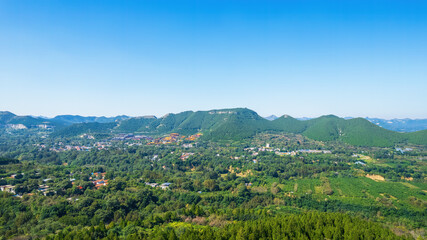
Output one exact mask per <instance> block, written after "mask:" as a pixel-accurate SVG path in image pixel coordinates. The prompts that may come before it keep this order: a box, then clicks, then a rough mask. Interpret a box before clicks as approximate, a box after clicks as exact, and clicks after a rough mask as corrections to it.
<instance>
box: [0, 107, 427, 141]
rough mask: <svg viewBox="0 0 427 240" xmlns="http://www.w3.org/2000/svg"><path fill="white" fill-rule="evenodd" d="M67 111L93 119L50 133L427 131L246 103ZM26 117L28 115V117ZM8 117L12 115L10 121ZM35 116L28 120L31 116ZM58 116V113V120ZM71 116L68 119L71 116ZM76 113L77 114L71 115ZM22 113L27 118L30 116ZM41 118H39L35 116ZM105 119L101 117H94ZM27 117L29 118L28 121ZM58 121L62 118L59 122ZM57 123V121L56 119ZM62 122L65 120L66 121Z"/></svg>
mask: <svg viewBox="0 0 427 240" xmlns="http://www.w3.org/2000/svg"><path fill="white" fill-rule="evenodd" d="M63 116H67V117H68V118H69V119H68V120H69V121H71V120H73V119H74V121H77V120H78V119H80V120H79V121H82V120H87V121H89V120H92V122H79V123H74V124H71V125H70V124H69V125H67V126H64V127H62V128H59V129H58V130H57V131H55V132H54V133H53V134H52V136H54V137H58V136H77V135H80V134H83V133H143V134H151V135H156V134H166V133H171V132H177V133H180V134H184V135H189V134H195V133H198V132H202V133H203V139H208V140H239V139H244V138H248V137H251V136H254V135H255V134H257V133H261V132H276V133H293V134H301V135H304V136H306V137H308V138H311V139H314V140H319V141H340V142H344V143H348V144H351V145H360V146H380V147H382V146H393V145H395V144H397V143H414V144H423V145H424V144H425V145H427V131H417V132H411V133H400V132H395V131H391V130H387V129H384V128H382V127H380V126H378V125H377V124H374V123H371V122H370V121H368V120H367V119H364V118H351V119H344V118H340V117H337V116H335V115H331V114H330V115H323V116H320V117H318V118H313V119H309V120H298V119H296V118H293V117H291V116H288V115H283V116H281V117H279V118H276V119H274V120H267V119H265V118H263V117H261V116H259V115H258V114H257V113H256V112H255V111H253V110H250V109H248V108H227V109H213V110H207V111H196V112H194V111H184V112H181V113H170V114H166V115H165V116H163V117H160V118H156V117H155V116H145V117H133V118H126V117H127V116H126V117H125V118H124V119H120V118H119V117H120V116H118V117H116V118H117V119H116V120H114V121H112V118H110V119H109V122H96V121H95V120H96V117H86V118H84V119H81V118H79V117H80V116H77V117H76V116H73V115H63ZM19 118H20V117H19V116H16V115H14V116H13V114H12V113H10V112H1V113H0V119H9V120H8V122H14V121H15V122H16V121H17V120H19ZM27 118H28V117H27ZM11 119H14V121H12V120H11ZM34 119H35V118H31V117H30V119H29V120H32V121H34ZM60 119H61V117H59V118H57V120H58V121H60ZM70 119H71V120H70ZM76 119H77V120H76ZM29 120H28V119H27V122H28V121H29ZM35 120H38V121H41V120H40V119H35ZM98 121H105V119H102V120H98ZM30 122H31V121H30ZM62 124H65V123H63V122H62ZM58 125H59V123H58ZM65 125H66V124H65Z"/></svg>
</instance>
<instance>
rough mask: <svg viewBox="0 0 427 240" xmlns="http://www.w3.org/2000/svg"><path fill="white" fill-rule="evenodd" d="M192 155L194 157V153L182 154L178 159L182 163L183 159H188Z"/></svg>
mask: <svg viewBox="0 0 427 240" xmlns="http://www.w3.org/2000/svg"><path fill="white" fill-rule="evenodd" d="M193 155H194V153H182V155H181V157H180V159H181V160H182V161H184V160H185V159H187V158H189V157H190V156H193Z"/></svg>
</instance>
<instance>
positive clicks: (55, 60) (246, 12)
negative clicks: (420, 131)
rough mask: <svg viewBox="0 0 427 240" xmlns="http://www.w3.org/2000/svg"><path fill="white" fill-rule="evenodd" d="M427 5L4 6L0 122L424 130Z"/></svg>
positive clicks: (299, 0)
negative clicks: (209, 121) (288, 123)
mask: <svg viewBox="0 0 427 240" xmlns="http://www.w3.org/2000/svg"><path fill="white" fill-rule="evenodd" d="M426 13H427V2H426V1H415V0H414V1H412V0H411V1H408V0H406V1H394V0H384V1H375V0H369V1H364V0H358V1H350V0H349V1H343V0H339V1H325V0H323V1H320V0H319V1H304V0H295V1H269V0H263V1H249V0H241V1H232V0H215V1H201V0H199V1H179V0H171V1H165V0H150V1H122V0H117V1H108V0H99V1H97V0H91V1H88V0H83V1H79V0H72V1H55V0H39V1H34V0H30V1H24V0H1V1H0V91H1V93H0V110H8V111H11V112H14V113H16V114H19V115H27V114H28V115H44V116H54V115H58V114H80V115H106V116H112V115H119V114H127V115H131V116H138V115H148V114H154V115H157V116H161V115H164V114H166V113H168V112H175V113H176V112H181V111H184V110H209V109H216V108H231V107H247V108H250V109H252V110H255V111H256V112H258V113H259V114H260V115H262V116H267V115H270V114H276V115H283V114H289V115H291V116H294V117H302V116H307V117H316V116H320V115H325V114H335V115H338V116H341V117H344V116H353V117H366V116H369V117H382V118H404V117H409V118H427V106H426V105H427V14H426Z"/></svg>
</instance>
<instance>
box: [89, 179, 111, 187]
mask: <svg viewBox="0 0 427 240" xmlns="http://www.w3.org/2000/svg"><path fill="white" fill-rule="evenodd" d="M92 183H93V184H94V185H95V187H96V188H97V189H99V188H100V187H102V186H107V185H108V180H104V179H100V180H96V181H93V182H92Z"/></svg>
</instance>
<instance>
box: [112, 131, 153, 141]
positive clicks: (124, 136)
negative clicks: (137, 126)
mask: <svg viewBox="0 0 427 240" xmlns="http://www.w3.org/2000/svg"><path fill="white" fill-rule="evenodd" d="M111 140H112V141H126V140H133V141H140V140H148V141H151V140H153V138H152V137H149V136H145V135H133V134H132V133H123V134H117V135H116V136H115V137H113V138H111Z"/></svg>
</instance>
